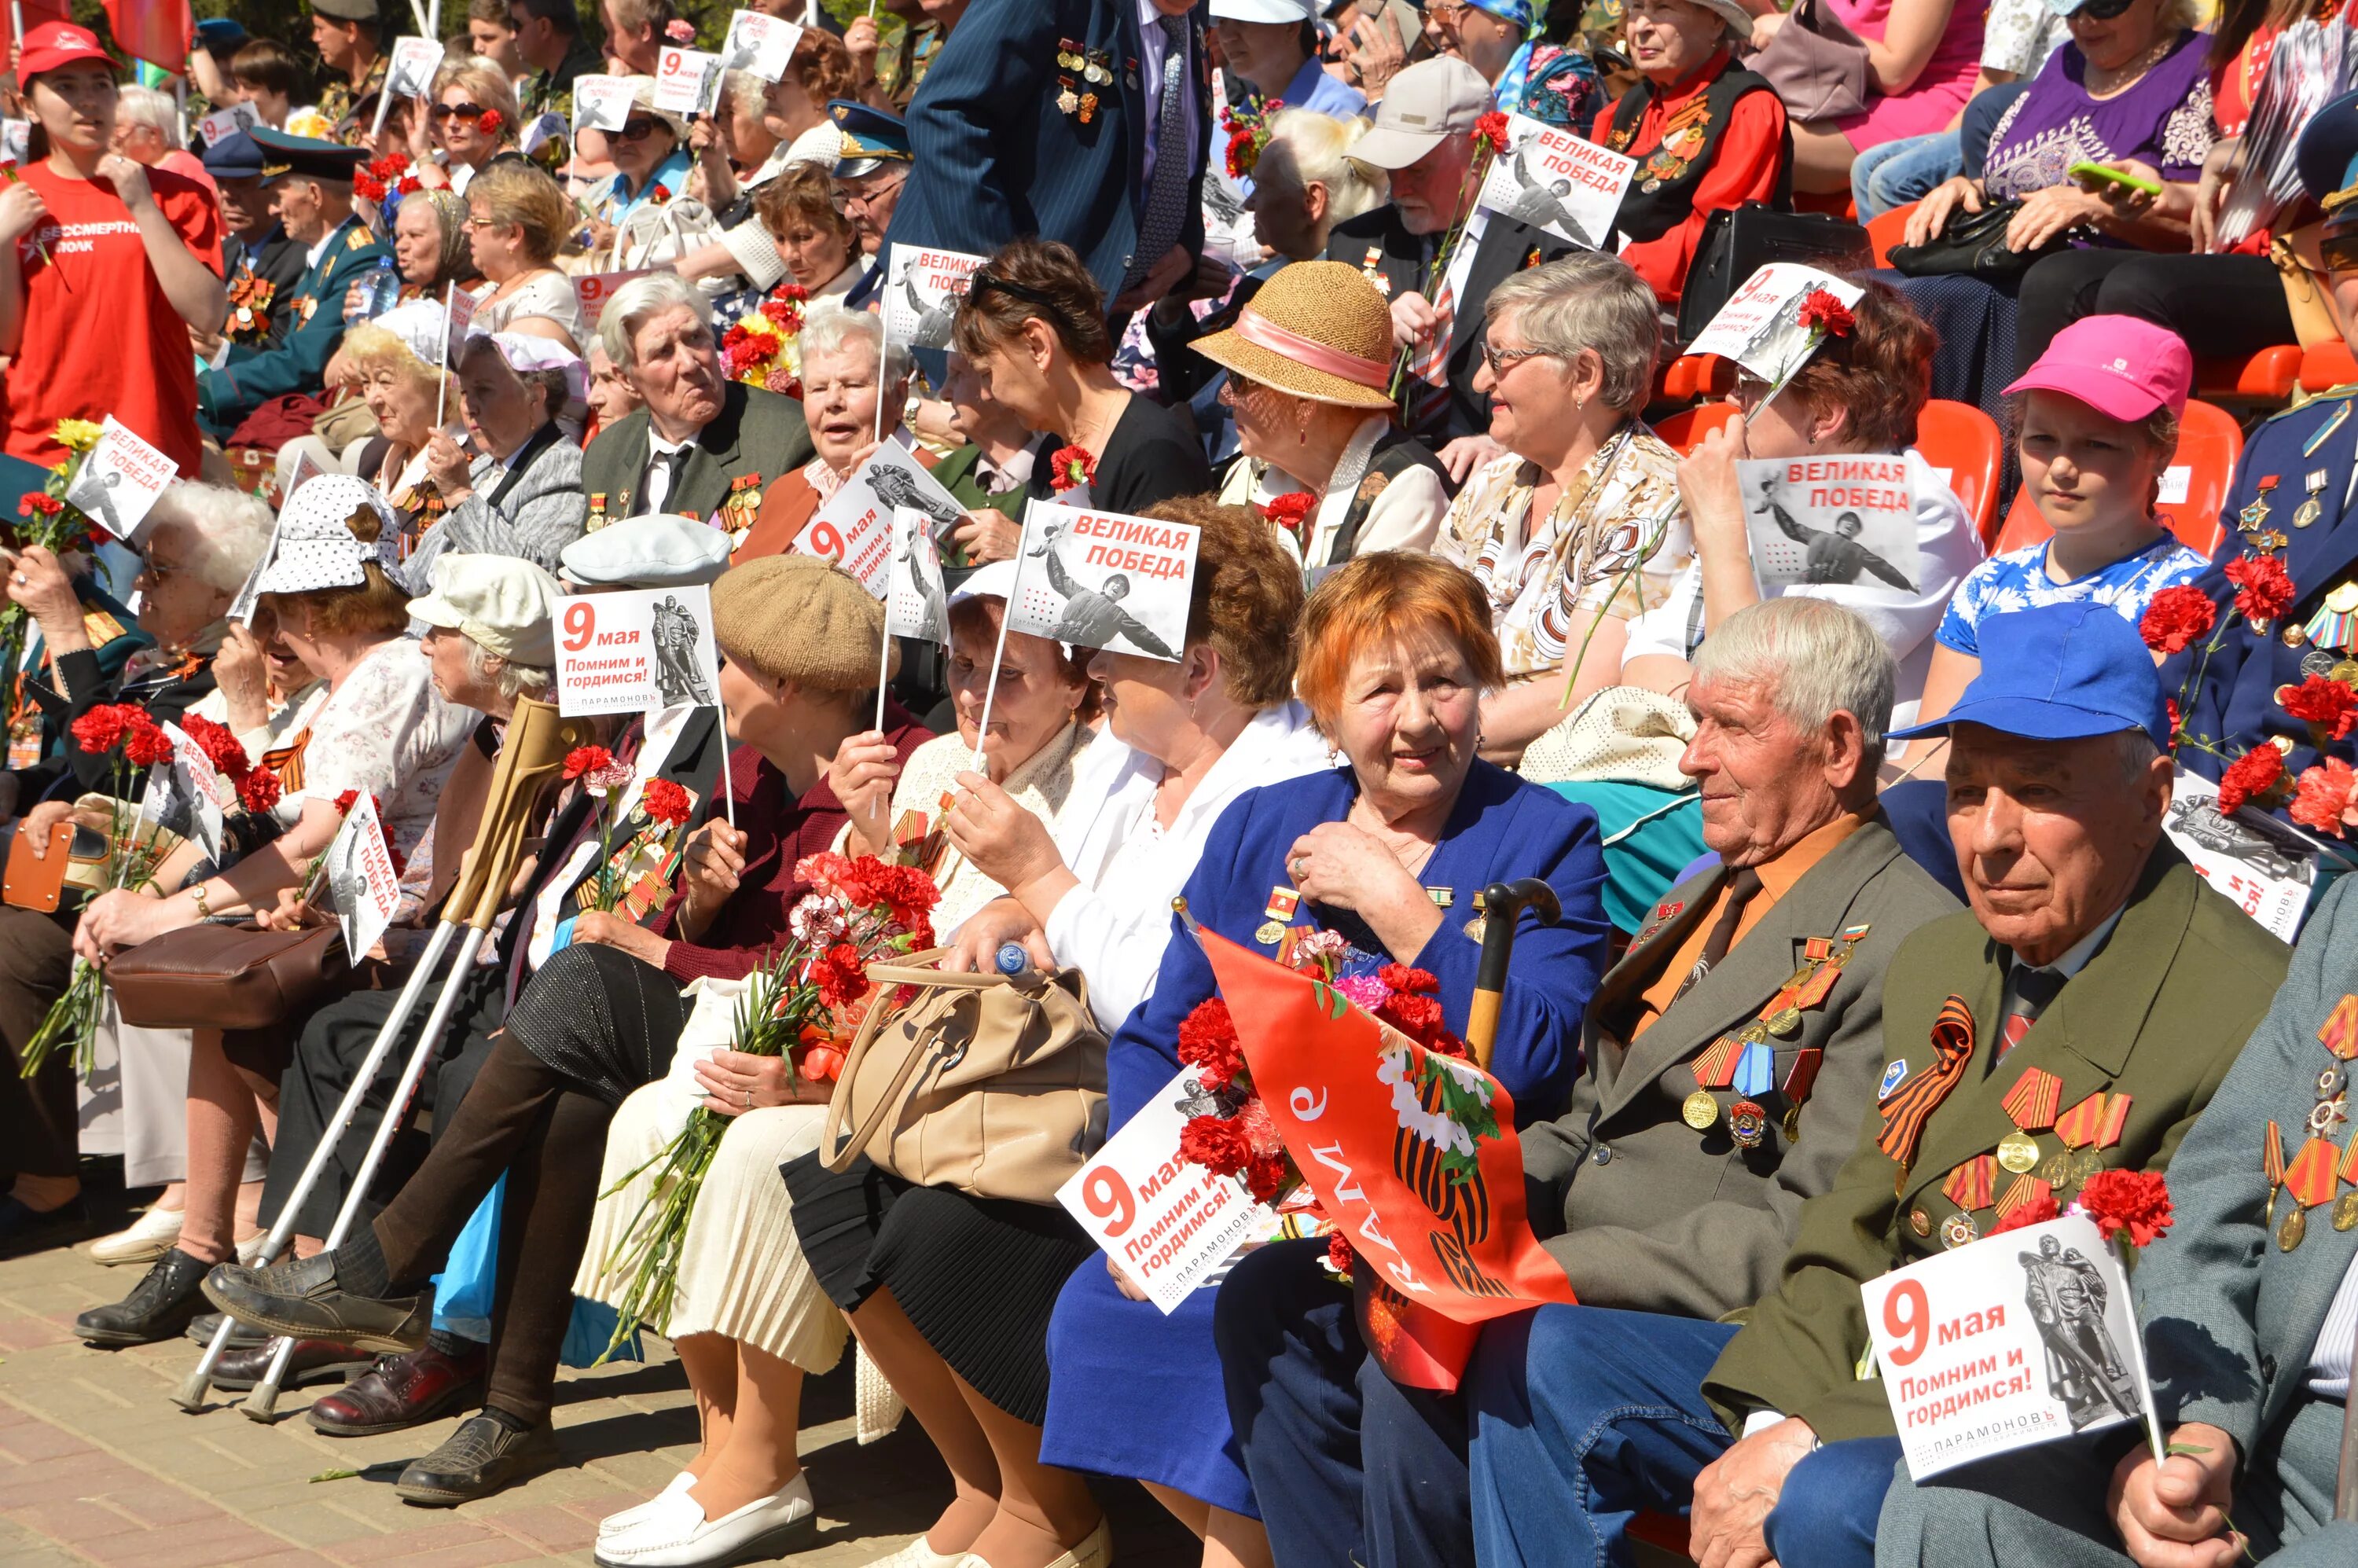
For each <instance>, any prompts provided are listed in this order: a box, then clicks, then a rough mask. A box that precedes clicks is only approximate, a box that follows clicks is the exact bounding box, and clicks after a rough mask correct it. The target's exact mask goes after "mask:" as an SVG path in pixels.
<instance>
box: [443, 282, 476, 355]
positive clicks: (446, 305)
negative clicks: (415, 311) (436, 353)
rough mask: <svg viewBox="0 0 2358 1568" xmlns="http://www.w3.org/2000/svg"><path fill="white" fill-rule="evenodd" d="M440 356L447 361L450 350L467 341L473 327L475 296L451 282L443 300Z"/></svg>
mask: <svg viewBox="0 0 2358 1568" xmlns="http://www.w3.org/2000/svg"><path fill="white" fill-rule="evenodd" d="M442 303H443V309H444V316H443V334H442V358H443V361H444V362H445V363H448V362H449V358H450V351H451V350H452V349H453V348H455V347H457V346H458V345H460V344H461V343H463V342H465V341H467V334H468V333H470V332H471V331H473V330H474V328H475V297H474V296H473V295H471V294H470V293H468V292H467V291H466V290H465V289H463V288H460V287H459V286H458V285H457V284H455V283H454V284H452V285H451V286H450V287H449V290H447V291H446V297H445V298H444V300H443V302H442Z"/></svg>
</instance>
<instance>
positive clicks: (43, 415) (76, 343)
mask: <svg viewBox="0 0 2358 1568" xmlns="http://www.w3.org/2000/svg"><path fill="white" fill-rule="evenodd" d="M16 72H17V78H18V80H19V81H21V82H22V83H23V85H24V93H25V102H26V104H27V107H28V109H29V110H30V112H31V114H32V116H33V146H32V150H33V154H34V156H33V157H30V158H27V160H26V163H25V166H24V168H22V169H21V170H20V171H19V174H20V178H17V179H16V180H15V181H14V182H12V183H11V184H9V185H8V186H7V187H6V188H5V189H0V353H5V354H6V355H8V356H9V358H10V363H9V366H8V374H7V381H6V384H5V396H0V405H5V408H6V420H7V427H6V450H7V455H8V456H9V457H11V458H14V459H17V460H21V461H22V462H24V463H30V464H34V465H37V466H38V467H40V468H44V469H46V468H49V467H51V466H53V465H55V464H57V463H59V462H62V461H63V460H65V456H66V451H65V449H64V448H63V447H62V446H60V445H59V442H58V440H57V435H56V432H57V427H58V421H59V420H60V419H86V420H88V421H90V422H91V423H92V424H98V423H100V422H102V421H103V420H104V419H105V417H106V416H108V415H109V414H112V415H114V416H115V417H116V418H117V419H119V420H121V421H122V422H123V423H124V425H126V426H128V427H131V429H132V430H133V431H135V433H137V434H138V435H140V436H142V437H145V438H146V439H147V440H148V441H150V442H152V443H154V444H155V445H156V446H157V447H160V448H162V449H163V450H164V452H165V454H166V455H167V456H168V457H169V458H171V459H172V460H173V461H174V462H176V463H178V464H179V467H180V473H181V476H182V477H183V478H193V477H195V475H196V472H197V462H198V459H199V458H200V455H201V448H200V444H199V440H198V436H197V380H196V371H195V363H196V359H195V355H194V353H193V351H191V349H190V347H189V329H190V328H194V329H195V330H197V331H199V332H200V333H205V334H208V335H210V334H213V333H218V332H219V331H220V330H222V323H223V322H224V321H225V320H227V319H228V316H229V297H228V294H227V292H226V291H225V290H224V289H223V287H222V253H221V214H220V211H219V209H218V208H217V207H216V206H215V205H214V202H213V200H212V197H211V194H210V193H209V192H208V191H207V190H206V189H204V187H202V186H201V185H199V184H198V183H197V182H196V181H195V180H192V179H189V178H184V177H182V176H180V175H177V174H173V173H171V172H170V171H168V170H166V169H160V168H158V169H150V168H145V167H143V166H142V165H140V164H138V163H135V162H134V161H133V160H132V159H130V158H127V157H123V156H122V155H121V154H119V153H116V152H114V151H112V150H111V149H110V144H111V143H112V141H113V139H114V104H115V92H116V87H115V81H114V62H113V61H112V60H110V59H108V58H107V55H106V51H105V50H103V49H100V48H99V47H98V40H97V39H96V38H92V36H91V35H90V34H89V33H88V32H87V31H85V30H84V29H82V28H81V27H74V26H72V25H70V24H69V23H65V22H49V23H44V24H43V25H41V26H39V27H34V28H32V29H30V31H29V32H28V33H27V36H26V38H25V49H24V54H23V56H22V58H21V59H19V60H18V62H17V67H16ZM10 468H11V471H10V472H7V473H5V474H0V514H5V515H9V516H13V515H15V511H16V508H15V501H16V497H17V496H19V495H21V494H22V493H24V492H26V491H27V490H32V489H38V488H39V486H40V483H41V481H42V479H43V478H44V477H45V476H43V475H39V474H36V473H31V472H28V471H27V470H24V469H23V468H21V467H16V466H15V465H10Z"/></svg>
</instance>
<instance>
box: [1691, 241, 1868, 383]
mask: <svg viewBox="0 0 2358 1568" xmlns="http://www.w3.org/2000/svg"><path fill="white" fill-rule="evenodd" d="M1821 288H1823V289H1824V290H1825V291H1826V292H1827V293H1828V294H1831V295H1833V297H1835V298H1836V299H1839V300H1840V301H1842V303H1843V304H1844V306H1852V305H1855V304H1857V303H1858V301H1859V296H1860V295H1862V294H1864V293H1865V292H1866V290H1864V289H1862V288H1860V287H1858V286H1857V285H1856V284H1855V283H1844V281H1843V280H1842V279H1841V278H1838V277H1836V276H1833V274H1832V273H1826V272H1820V271H1819V270H1818V269H1817V268H1816V267H1813V266H1803V265H1801V263H1799V262H1771V263H1769V264H1768V265H1767V266H1764V267H1762V268H1761V269H1760V270H1759V271H1758V272H1756V273H1754V274H1753V275H1752V276H1750V277H1748V278H1747V279H1745V280H1744V287H1741V288H1739V289H1737V290H1736V293H1735V294H1734V295H1733V296H1731V297H1729V299H1728V301H1727V303H1726V304H1725V305H1723V306H1721V307H1720V308H1719V314H1718V315H1716V316H1714V317H1713V318H1712V319H1711V324H1710V325H1709V326H1707V327H1705V328H1704V330H1702V331H1701V332H1700V333H1698V334H1697V335H1696V337H1695V341H1693V342H1692V343H1689V344H1688V345H1687V352H1688V353H1690V354H1718V355H1720V356H1721V357H1722V358H1724V359H1731V360H1734V361H1735V362H1736V363H1737V364H1739V365H1741V366H1743V367H1744V368H1745V369H1746V370H1747V371H1749V372H1751V373H1752V374H1754V375H1756V376H1758V377H1759V378H1760V379H1761V380H1762V381H1765V382H1767V383H1768V384H1769V385H1770V386H1771V387H1781V386H1783V385H1784V384H1786V383H1787V382H1788V381H1790V380H1791V379H1792V378H1793V373H1794V372H1795V371H1797V370H1800V369H1801V367H1802V366H1803V365H1804V364H1806V363H1808V362H1809V358H1810V355H1811V354H1812V353H1813V352H1815V351H1816V350H1817V346H1818V335H1817V333H1816V332H1815V331H1814V330H1812V329H1811V328H1808V327H1804V326H1802V325H1801V320H1800V319H1799V318H1800V315H1801V301H1802V300H1803V299H1805V298H1807V297H1809V296H1810V295H1811V294H1812V293H1813V292H1815V291H1816V290H1818V289H1821Z"/></svg>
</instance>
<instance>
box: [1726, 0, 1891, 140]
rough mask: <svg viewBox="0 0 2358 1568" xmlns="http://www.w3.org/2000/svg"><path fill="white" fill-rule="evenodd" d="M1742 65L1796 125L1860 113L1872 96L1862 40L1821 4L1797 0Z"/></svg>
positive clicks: (1863, 111)
mask: <svg viewBox="0 0 2358 1568" xmlns="http://www.w3.org/2000/svg"><path fill="white" fill-rule="evenodd" d="M1744 63H1745V64H1746V65H1747V66H1748V67H1750V68H1751V70H1752V72H1753V74H1755V75H1756V76H1759V77H1762V78H1765V79H1766V80H1767V81H1768V85H1769V86H1771V87H1773V88H1775V89H1776V90H1777V96H1778V97H1779V98H1781V99H1783V100H1784V101H1785V110H1786V113H1787V114H1790V116H1791V117H1792V118H1793V119H1794V120H1795V121H1797V122H1798V121H1804V120H1833V119H1839V118H1841V117H1843V116H1844V115H1846V114H1866V106H1867V103H1868V101H1869V100H1870V99H1871V98H1873V97H1874V96H1875V93H1874V91H1873V89H1872V87H1871V86H1870V84H1869V82H1868V80H1867V58H1866V39H1864V38H1860V37H1859V36H1858V35H1857V34H1856V33H1854V32H1852V31H1851V30H1850V28H1848V27H1845V26H1844V25H1843V20H1842V18H1841V17H1839V16H1835V15H1834V14H1833V8H1832V7H1831V6H1829V5H1826V4H1825V0H1801V3H1800V4H1799V5H1795V6H1794V7H1793V8H1792V9H1791V10H1790V11H1788V12H1787V13H1786V14H1785V25H1784V26H1783V27H1779V28H1778V29H1777V36H1776V37H1774V38H1770V39H1769V40H1768V47H1767V48H1765V49H1761V50H1759V51H1758V53H1756V54H1754V55H1753V56H1751V58H1749V59H1747V60H1746V61H1745V62H1744Z"/></svg>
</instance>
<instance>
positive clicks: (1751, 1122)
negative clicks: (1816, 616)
mask: <svg viewBox="0 0 2358 1568" xmlns="http://www.w3.org/2000/svg"><path fill="white" fill-rule="evenodd" d="M1727 1135H1728V1136H1729V1137H1730V1138H1733V1139H1735V1140H1736V1147H1737V1148H1739V1149H1758V1148H1759V1147H1760V1144H1761V1142H1762V1141H1763V1140H1765V1139H1766V1138H1767V1137H1768V1112H1767V1111H1765V1110H1763V1109H1761V1108H1759V1107H1758V1105H1756V1104H1754V1103H1753V1102H1752V1101H1750V1100H1748V1099H1740V1100H1737V1101H1736V1103H1735V1104H1734V1105H1732V1106H1730V1107H1728V1108H1727Z"/></svg>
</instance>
